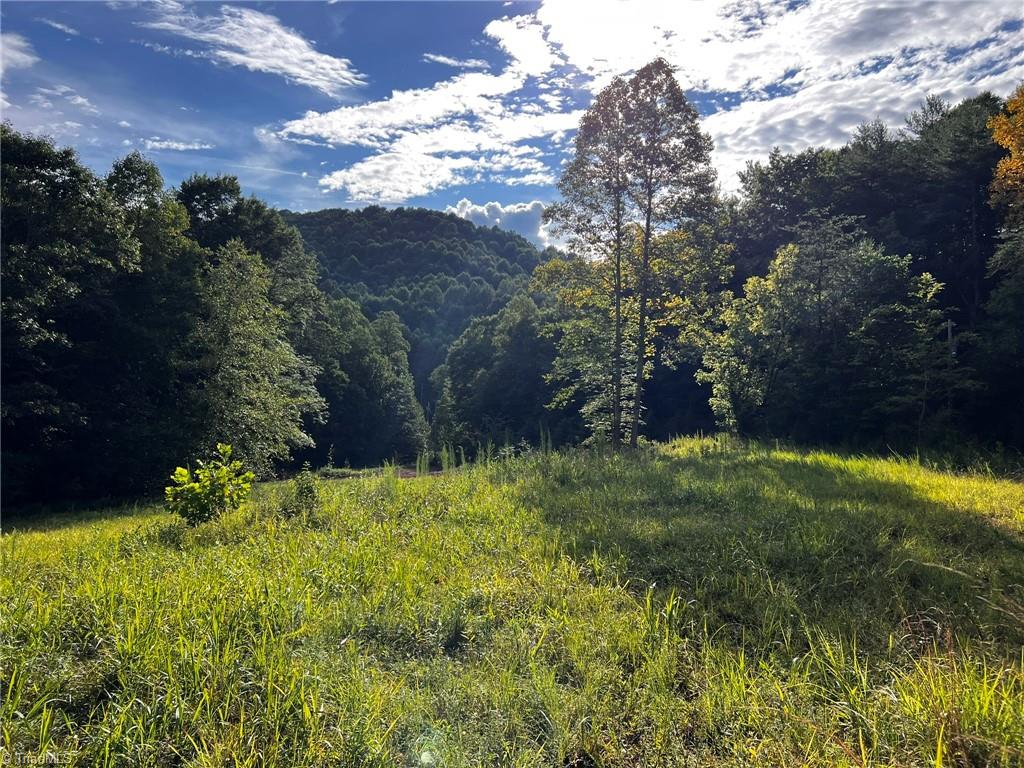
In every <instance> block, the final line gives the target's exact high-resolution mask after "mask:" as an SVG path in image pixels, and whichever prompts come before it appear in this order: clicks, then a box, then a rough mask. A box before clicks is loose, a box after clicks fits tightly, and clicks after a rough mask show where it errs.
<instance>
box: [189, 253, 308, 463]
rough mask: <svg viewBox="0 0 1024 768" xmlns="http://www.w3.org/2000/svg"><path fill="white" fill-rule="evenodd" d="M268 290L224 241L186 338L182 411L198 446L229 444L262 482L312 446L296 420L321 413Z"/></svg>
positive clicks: (254, 265) (264, 277) (263, 271)
mask: <svg viewBox="0 0 1024 768" xmlns="http://www.w3.org/2000/svg"><path fill="white" fill-rule="evenodd" d="M270 290H271V278H270V271H269V270H268V269H267V267H266V266H264V264H263V262H262V261H261V260H260V258H259V257H258V256H256V255H255V254H252V253H249V252H248V251H246V249H245V247H244V246H243V245H242V243H241V242H239V241H237V240H231V241H229V242H228V243H227V244H226V245H224V246H222V247H221V248H219V249H218V250H217V254H216V263H215V264H213V265H212V266H210V267H209V268H208V270H207V271H206V274H205V275H204V276H203V279H202V284H201V286H200V292H201V296H202V299H203V304H204V307H203V315H202V317H201V319H200V321H199V323H198V325H197V327H196V329H195V331H194V333H193V335H192V338H191V339H190V341H191V347H192V348H193V349H195V350H196V351H197V352H198V358H197V360H196V362H195V368H194V383H193V387H192V388H191V389H190V393H191V395H192V400H191V402H190V403H189V405H190V406H191V408H190V411H191V413H192V414H193V415H194V417H196V418H197V420H198V422H199V423H200V424H202V425H204V427H205V429H204V431H203V433H202V435H201V437H202V440H201V443H202V446H201V447H202V448H203V449H205V450H207V451H208V450H211V449H212V448H213V446H214V445H216V444H217V443H218V442H230V443H231V444H232V445H233V446H234V447H235V448H236V450H237V453H238V455H239V457H240V458H242V459H243V460H244V461H245V462H246V464H247V465H248V466H249V467H251V468H253V469H254V470H255V471H256V472H257V473H259V474H261V475H264V476H265V475H267V474H268V473H269V472H270V470H271V468H272V467H273V465H274V463H275V462H277V461H283V460H286V459H288V458H289V456H290V454H291V451H292V450H293V449H295V448H303V447H308V446H311V445H312V440H311V439H310V438H309V436H308V435H307V434H306V433H305V432H304V431H303V419H304V418H305V417H307V416H308V415H314V416H316V415H319V414H321V413H322V411H323V407H324V402H323V399H322V398H321V397H320V395H319V394H318V393H317V391H316V388H315V387H314V383H313V382H314V377H315V375H316V368H315V367H314V366H313V364H312V362H311V361H309V360H308V359H306V358H303V357H300V356H299V355H298V354H296V352H295V350H294V349H293V348H292V346H291V344H289V343H288V338H287V317H286V316H285V314H284V312H283V311H282V310H281V309H280V308H279V307H277V306H275V305H274V304H273V303H272V302H271V300H270Z"/></svg>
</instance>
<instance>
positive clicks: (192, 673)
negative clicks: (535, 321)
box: [0, 440, 1024, 766]
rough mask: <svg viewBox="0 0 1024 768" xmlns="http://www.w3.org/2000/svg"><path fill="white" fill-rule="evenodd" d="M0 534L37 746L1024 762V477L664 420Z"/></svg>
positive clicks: (103, 753)
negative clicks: (231, 509)
mask: <svg viewBox="0 0 1024 768" xmlns="http://www.w3.org/2000/svg"><path fill="white" fill-rule="evenodd" d="M279 492H280V489H279V487H278V486H264V487H262V488H261V489H260V492H259V495H258V497H257V498H256V499H255V500H254V501H253V502H252V503H251V504H250V505H249V507H248V508H243V509H242V510H241V511H240V512H239V513H238V514H236V515H233V516H231V517H229V518H227V519H224V520H221V521H216V522H212V523H208V524H205V525H203V526H200V527H199V528H197V529H192V530H186V529H184V528H182V527H181V525H180V524H178V523H177V522H176V521H175V520H172V519H171V518H169V517H168V516H167V515H166V513H164V512H162V511H161V510H160V509H159V508H157V507H148V508H138V509H134V510H124V511H109V512H107V513H92V514H83V515H78V516H72V517H68V516H64V517H60V518H54V519H52V520H51V521H50V522H49V523H47V522H46V521H42V522H38V523H36V524H35V529H34V530H28V531H26V532H22V533H13V534H8V535H6V536H4V538H3V540H2V553H3V557H4V563H5V566H6V567H5V568H4V569H3V571H2V577H0V578H2V581H0V599H2V601H3V605H4V610H3V611H2V612H0V643H2V646H0V651H2V655H3V658H4V660H5V661H4V678H3V680H2V681H0V682H2V684H3V686H4V690H5V692H8V693H7V695H5V696H4V700H3V702H2V707H3V708H2V710H0V715H2V718H3V722H4V723H5V728H4V739H5V743H4V747H5V749H7V750H10V751H11V752H14V753H18V752H21V753H25V752H36V751H39V750H46V749H49V750H52V751H56V752H59V753H60V754H61V764H62V765H94V764H100V763H103V762H104V761H107V762H109V763H110V764H124V765H137V766H158V765H168V764H189V765H211V764H227V763H231V764H240V765H255V764H261V765H271V764H277V765H294V766H314V765H317V766H319V765H339V764H341V765H356V764H359V765H375V766H385V765H389V766H392V765H411V764H420V765H429V764H434V765H480V764H487V765H493V764H503V765H512V764H516V765H527V764H528V765H550V766H563V765H608V766H619V765H621V766H635V765H655V764H672V765H683V764H685V765H711V766H726V765H752V764H757V765H795V764H811V765H838V766H854V765H868V764H870V765H900V766H924V765H928V766H935V765H967V764H970V765H993V766H996V765H998V766H1011V765H1020V764H1021V760H1022V758H1024V754H1022V753H1021V744H1024V669H1022V659H1021V655H1020V648H1021V644H1022V642H1024V610H1022V603H1024V595H1022V594H1021V584H1022V583H1024V557H1022V556H1021V555H1022V552H1024V485H1021V484H1019V483H1013V482H1008V481H1000V480H995V479H991V478H984V477H975V476H953V475H948V474H943V473H939V472H935V471H930V470H928V469H925V468H922V467H921V466H918V465H916V464H912V463H909V462H897V461H886V460H876V459H847V458H841V457H838V456H835V455H830V454H820V453H814V454H804V453H793V452H788V451H779V450H762V449H757V448H754V449H746V448H743V447H739V446H733V445H729V444H725V443H721V442H715V441H710V440H703V441H701V440H681V441H677V442H675V443H673V444H671V445H668V446H662V447H659V448H656V449H652V450H650V451H649V452H647V453H644V454H642V455H640V456H638V457H633V458H630V457H625V456H620V457H614V458H612V457H607V456H605V457H602V456H600V455H595V454H586V453H582V452H578V453H569V454H554V455H541V454H535V455H533V456H528V457H523V458H520V459H515V460H512V461H507V462H500V463H494V464H491V465H489V466H478V467H472V468H468V469H464V470H460V471H456V472H451V473H447V474H444V475H441V476H434V477H429V478H420V479H411V480H399V479H398V478H397V477H396V476H395V475H394V474H393V473H386V474H384V475H381V476H377V477H371V478H367V479H360V480H351V481H340V482H335V483H332V484H330V485H329V487H327V488H326V489H325V492H324V499H323V503H322V506H321V508H320V509H319V510H318V511H317V512H316V513H315V514H313V515H312V516H310V517H308V518H306V519H301V518H300V519H284V518H282V517H280V516H279V515H278V514H277V513H276V511H275V509H276V504H277V502H276V501H275V496H276V495H277V494H278V493H279Z"/></svg>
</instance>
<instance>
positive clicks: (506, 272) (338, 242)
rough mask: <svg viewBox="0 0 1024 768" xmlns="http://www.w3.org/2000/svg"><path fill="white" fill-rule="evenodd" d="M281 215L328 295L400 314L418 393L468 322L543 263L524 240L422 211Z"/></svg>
mask: <svg viewBox="0 0 1024 768" xmlns="http://www.w3.org/2000/svg"><path fill="white" fill-rule="evenodd" d="M284 216H285V219H286V220H287V221H288V223H290V224H293V225H295V226H296V227H297V228H298V229H299V231H300V232H301V233H302V237H303V239H304V240H305V241H306V245H307V246H308V247H309V248H310V249H311V250H312V251H313V252H315V253H316V254H317V257H318V258H319V259H320V263H321V265H322V266H323V275H324V278H325V284H326V286H327V287H328V289H329V290H333V291H334V292H336V293H340V294H341V295H344V296H347V297H349V298H352V299H354V300H356V301H357V302H359V304H360V305H361V306H362V307H363V309H364V310H365V311H366V312H367V313H369V314H370V315H375V314H376V313H378V312H381V311H384V310H393V311H394V312H396V313H398V315H399V317H401V318H402V322H404V323H405V325H406V326H407V327H408V328H409V332H410V334H411V336H412V339H411V341H412V350H411V352H410V365H411V367H412V371H413V375H414V376H415V377H416V380H417V383H418V384H419V385H420V387H419V388H420V390H421V392H422V391H423V385H424V384H425V382H426V379H427V377H428V376H429V374H430V372H431V371H432V370H433V369H434V368H436V367H437V366H438V365H440V364H441V363H442V362H444V357H445V353H446V352H447V349H448V346H449V345H450V344H451V343H452V342H453V341H454V340H455V339H456V338H458V336H459V334H461V333H462V331H464V330H465V329H466V327H467V326H468V325H469V323H470V321H471V320H472V319H473V318H474V317H479V316H482V315H489V314H493V313H494V312H497V311H498V310H499V309H500V308H501V307H502V306H504V304H505V302H507V301H508V299H509V298H510V297H511V296H512V294H514V293H515V292H516V291H517V290H520V289H521V288H522V287H523V286H525V285H526V283H527V282H528V280H529V277H530V275H531V274H532V272H533V269H534V267H535V266H536V265H537V264H538V263H539V261H540V253H539V252H538V251H537V249H536V248H534V247H533V245H532V244H531V243H530V242H529V241H528V240H526V239H525V238H523V237H521V236H519V235H517V234H514V233H512V232H506V231H504V230H500V229H497V228H495V227H490V228H487V227H478V226H476V225H475V224H471V223H470V222H468V221H466V220H465V219H462V218H459V217H458V216H455V215H453V214H448V213H441V212H440V211H432V210H428V209H425V208H397V209H394V210H388V209H386V208H382V207H380V206H370V207H368V208H363V209H361V210H354V211H353V210H345V209H340V208H336V209H328V210H322V211H315V212H312V213H291V212H287V211H286V212H284Z"/></svg>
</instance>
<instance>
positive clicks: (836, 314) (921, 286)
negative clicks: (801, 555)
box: [701, 218, 962, 444]
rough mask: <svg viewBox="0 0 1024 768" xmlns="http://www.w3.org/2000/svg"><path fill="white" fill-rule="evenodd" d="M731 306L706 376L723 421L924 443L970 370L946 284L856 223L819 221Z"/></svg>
mask: <svg viewBox="0 0 1024 768" xmlns="http://www.w3.org/2000/svg"><path fill="white" fill-rule="evenodd" d="M797 239H798V241H797V243H795V244H791V245H786V246H783V247H782V248H780V249H779V251H778V253H777V254H776V257H775V259H774V260H773V261H772V264H771V266H770V268H769V271H768V274H767V275H766V276H765V277H752V278H750V279H748V280H747V282H746V285H745V286H744V295H743V296H742V297H739V298H737V299H735V300H734V301H733V302H732V305H731V306H730V307H728V309H727V310H726V311H725V313H724V318H725V326H726V327H725V330H724V331H723V332H722V333H721V334H720V335H719V336H718V337H717V339H716V340H715V342H714V343H712V344H711V345H709V347H708V348H707V350H706V353H705V356H704V366H705V370H704V372H703V373H702V374H701V377H702V378H703V379H704V380H705V381H707V382H708V383H710V384H711V385H712V388H713V398H712V407H713V409H714V410H715V412H716V414H717V416H718V417H719V421H720V423H721V424H722V425H723V426H726V427H729V428H732V429H738V430H740V431H744V432H753V433H766V434H769V435H776V436H786V437H790V438H793V439H797V440H802V441H815V442H818V441H824V442H846V441H849V442H861V443H864V442H871V441H875V442H884V441H887V440H898V441H901V442H903V443H904V444H907V443H913V442H917V441H919V440H920V438H921V436H922V434H923V433H924V432H925V430H926V429H928V428H931V427H933V426H935V425H934V420H933V419H931V418H930V417H931V416H933V415H934V413H935V410H936V409H942V408H943V407H944V406H945V403H946V401H947V398H946V395H947V393H948V391H949V388H950V387H952V386H956V385H957V384H958V383H959V381H958V380H959V379H960V378H961V377H962V372H961V371H958V370H956V369H955V368H953V367H952V366H951V358H950V354H949V349H948V348H947V346H946V345H945V344H944V343H943V342H944V340H943V339H941V337H940V335H939V330H940V325H941V313H940V311H939V310H938V308H937V306H936V301H935V298H936V295H937V293H938V291H939V285H938V283H937V282H936V281H935V280H934V279H933V278H932V277H931V276H930V275H921V276H915V275H914V274H913V273H912V271H911V268H910V267H911V260H910V257H908V256H895V255H892V254H889V253H886V252H885V251H884V250H882V249H881V248H879V247H878V246H877V245H875V244H874V243H872V242H870V241H869V240H866V239H863V236H862V234H861V233H859V232H857V231H856V230H855V229H854V228H853V227H852V222H851V221H850V220H849V219H828V218H818V219H817V220H816V221H815V222H814V223H813V225H808V226H806V227H803V228H801V230H800V231H799V232H798V233H797Z"/></svg>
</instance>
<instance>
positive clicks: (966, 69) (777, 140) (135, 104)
mask: <svg viewBox="0 0 1024 768" xmlns="http://www.w3.org/2000/svg"><path fill="white" fill-rule="evenodd" d="M1022 17H1024V5H1022V4H1021V3H1019V2H992V1H990V0H977V1H973V0H936V2H900V1H899V0H897V2H888V3H884V4H883V3H878V2H868V0H842V1H840V0H835V1H834V2H833V1H831V0H829V1H827V2H826V0H774V1H773V0H674V2H667V1H666V0H649V1H648V0H644V1H643V2H640V1H637V2H619V1H618V0H586V2H583V0H544V1H543V2H536V3H508V2H504V3H503V2H484V3H473V2H459V3H442V2H432V3H427V2H421V3H399V2H393V3H344V2H338V3H315V2H276V3H230V4H223V3H215V2H205V3H182V2H176V1H174V0H168V1H166V2H146V3H136V2H110V3H99V2H74V3H60V2H46V3H33V2H5V3H4V4H3V7H2V16H0V23H2V35H3V37H2V54H3V56H2V59H3V78H2V90H3V118H4V119H5V120H10V121H11V122H12V123H13V124H14V125H15V127H17V128H19V129H23V130H28V131H32V132H36V133H45V134H48V135H51V136H53V137H54V138H55V139H56V140H57V142H58V143H60V144H70V145H72V146H74V147H76V148H77V149H78V151H79V153H80V155H81V157H82V159H83V160H84V161H85V162H86V163H87V164H89V165H90V166H92V167H93V168H94V169H96V170H97V171H99V172H105V171H106V169H107V168H109V166H110V163H111V161H112V160H113V159H114V158H116V157H118V156H120V155H123V154H125V153H127V152H128V151H131V150H132V149H139V150H141V151H143V152H144V153H145V154H147V155H148V156H149V157H151V158H152V159H153V160H155V161H156V162H157V163H158V164H159V166H160V168H161V170H162V171H163V173H164V176H165V179H166V181H167V182H168V183H169V184H176V183H178V182H179V181H181V179H183V178H184V177H186V176H188V175H189V174H191V173H193V172H206V173H216V172H220V173H231V174H234V175H237V176H238V177H239V179H240V180H241V182H242V184H243V186H244V188H245V189H246V190H247V191H249V192H252V193H255V194H257V195H258V196H260V197H262V198H264V199H266V200H267V201H268V202H270V203H272V204H274V205H277V206H281V207H288V208H292V209H295V210H312V209H317V208H324V207H335V206H361V205H365V204H368V203H381V204H385V205H424V206H428V207H432V208H439V209H450V210H453V211H455V212H457V213H459V214H460V215H463V216H466V217H467V218H471V219H473V220H474V221H477V222H478V223H497V224H500V225H502V226H506V227H508V228H511V229H516V230H518V231H521V232H523V233H524V234H526V235H527V236H529V237H531V238H533V239H534V240H535V241H537V242H540V243H543V242H544V241H545V233H544V232H543V231H542V230H540V224H539V217H540V212H541V210H542V207H543V204H544V203H545V202H548V201H550V200H552V199H553V198H554V196H555V194H556V193H555V190H554V186H553V185H554V181H555V179H556V178H557V176H558V172H559V168H560V167H561V164H562V163H563V162H564V160H565V157H566V153H567V152H568V151H569V149H570V148H571V140H572V134H573V128H574V126H575V125H576V124H577V123H578V120H579V116H580V112H581V110H583V109H585V108H586V107H587V105H588V104H589V103H590V101H591V99H592V98H593V95H594V94H595V93H596V92H597V91H599V90H600V88H601V87H603V85H604V84H606V83H607V82H608V80H609V79H610V78H611V77H612V76H614V75H615V74H618V73H628V72H629V71H631V70H633V69H635V68H637V67H639V66H641V65H643V64H644V63H645V62H646V61H648V60H649V59H651V58H652V57H653V56H655V55H659V54H660V55H663V56H665V57H666V58H667V59H669V61H671V62H672V63H673V64H674V65H675V66H676V67H677V68H678V76H679V79H680V81H681V82H682V84H683V86H684V87H685V88H686V89H687V92H688V94H689V95H690V98H691V99H692V100H693V101H694V102H695V103H696V105H697V106H698V109H699V110H700V112H701V114H702V116H703V121H704V127H705V130H707V131H709V132H710V133H711V135H712V137H713V138H714V140H715V144H716V151H715V155H714V157H715V164H716V166H717V168H718V170H719V178H720V183H721V184H722V186H723V188H724V189H726V190H731V189H734V188H735V187H736V172H737V171H738V170H740V169H741V168H742V167H743V165H744V163H745V162H747V161H748V160H754V159H760V158H763V157H764V156H765V155H767V153H768V151H769V150H770V149H771V148H772V147H773V146H779V147H781V148H782V149H783V150H786V151H794V150H799V149H802V148H804V147H807V146H812V145H836V144H840V143H842V142H844V141H845V140H846V139H847V138H848V136H849V135H850V133H851V132H852V131H853V130H854V129H855V127H856V126H857V125H858V124H859V123H861V122H864V121H866V120H871V119H873V118H875V117H880V118H881V119H883V120H885V121H887V122H889V123H891V124H893V125H894V126H898V125H900V124H901V122H902V119H903V116H904V115H905V114H906V113H907V112H908V111H909V110H911V109H914V108H915V107H917V106H918V105H919V104H920V102H921V101H922V100H923V98H924V96H925V95H926V94H929V93H933V94H938V95H941V96H944V97H946V98H949V99H960V98H963V97H965V96H969V95H973V94H975V93H979V92H981V91H983V90H986V89H988V90H992V91H994V92H996V93H998V94H1000V95H1004V96H1005V95H1006V94H1008V93H1009V92H1010V91H1011V90H1012V89H1013V87H1014V86H1015V85H1016V84H1017V83H1018V82H1021V81H1022V80H1024V33H1022Z"/></svg>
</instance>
